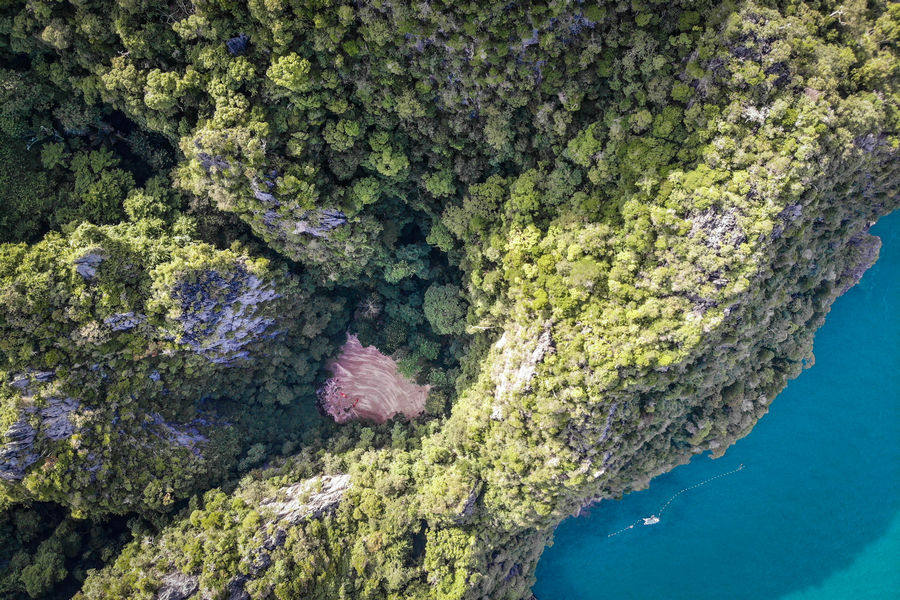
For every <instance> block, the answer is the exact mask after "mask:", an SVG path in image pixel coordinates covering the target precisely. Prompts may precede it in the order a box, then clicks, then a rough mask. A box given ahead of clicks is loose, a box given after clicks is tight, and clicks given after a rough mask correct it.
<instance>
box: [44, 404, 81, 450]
mask: <svg viewBox="0 0 900 600" xmlns="http://www.w3.org/2000/svg"><path fill="white" fill-rule="evenodd" d="M80 404H81V403H80V402H78V400H75V399H73V398H50V399H49V400H48V404H47V406H46V407H45V408H42V409H41V412H40V414H41V433H42V434H43V435H44V437H47V438H49V439H51V440H62V439H66V438H68V437H69V436H71V435H72V434H73V433H75V424H74V423H72V420H71V419H70V418H69V416H70V415H71V414H72V413H73V412H75V411H76V410H77V409H78V407H79V406H80Z"/></svg>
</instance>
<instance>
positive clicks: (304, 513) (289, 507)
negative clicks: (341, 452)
mask: <svg viewBox="0 0 900 600" xmlns="http://www.w3.org/2000/svg"><path fill="white" fill-rule="evenodd" d="M319 483H321V488H320V489H319V490H318V491H314V490H316V488H317V487H318V486H319ZM348 489H350V475H347V474H340V475H323V476H322V477H314V478H312V479H306V480H304V481H301V482H299V483H295V484H294V485H292V486H289V487H287V488H284V489H282V490H281V492H280V493H279V496H282V494H283V497H284V500H283V501H276V500H274V499H272V500H268V501H266V502H263V505H264V506H266V507H268V508H270V509H272V510H274V512H275V518H276V519H277V520H279V521H280V520H285V521H288V522H290V523H293V524H296V523H300V522H301V521H305V520H307V519H316V518H319V517H321V516H322V515H324V514H326V513H328V512H330V511H332V510H334V509H335V508H336V507H337V505H338V504H339V503H340V501H341V499H342V498H343V497H344V492H346V491H347V490H348Z"/></svg>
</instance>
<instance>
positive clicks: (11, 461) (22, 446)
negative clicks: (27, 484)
mask: <svg viewBox="0 0 900 600" xmlns="http://www.w3.org/2000/svg"><path fill="white" fill-rule="evenodd" d="M35 437H37V431H35V429H34V427H32V426H31V425H30V424H29V423H28V421H27V420H26V419H25V417H24V416H23V417H21V418H20V419H19V420H18V421H16V422H15V423H13V424H12V425H10V426H9V429H7V430H6V433H5V434H3V439H4V440H5V441H4V444H3V446H2V447H0V479H5V480H6V481H16V480H19V479H22V478H23V477H25V469H26V468H28V467H29V466H30V465H32V464H34V462H35V461H36V460H37V459H38V455H37V454H35V453H34V452H32V450H33V449H34V439H35Z"/></svg>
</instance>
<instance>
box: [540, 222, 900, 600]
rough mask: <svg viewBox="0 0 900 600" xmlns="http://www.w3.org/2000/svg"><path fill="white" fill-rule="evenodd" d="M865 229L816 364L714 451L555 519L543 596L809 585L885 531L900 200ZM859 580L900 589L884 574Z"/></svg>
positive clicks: (894, 458) (899, 501) (892, 489)
mask: <svg viewBox="0 0 900 600" xmlns="http://www.w3.org/2000/svg"><path fill="white" fill-rule="evenodd" d="M872 233H874V234H876V235H879V236H880V237H881V238H882V241H883V246H882V250H881V258H880V259H879V261H878V263H877V264H876V265H875V266H874V267H873V268H872V269H871V270H870V271H869V272H868V273H866V275H865V276H864V277H863V280H862V282H861V283H860V285H858V286H857V287H855V288H853V289H851V290H850V291H849V292H848V293H847V294H846V295H845V296H844V297H842V298H840V299H839V300H838V301H837V302H836V303H835V305H834V307H833V309H832V311H831V313H830V314H829V315H828V317H827V320H826V323H825V325H824V326H823V328H822V329H821V330H820V331H819V333H818V334H817V336H816V340H815V355H816V364H815V366H813V367H812V368H811V369H810V370H808V371H806V372H804V373H803V374H802V375H801V376H800V377H799V378H798V379H796V380H794V381H792V382H791V383H790V384H789V385H788V387H787V389H786V390H785V391H784V392H783V393H782V394H781V395H780V396H779V397H778V398H777V399H776V400H775V402H774V403H773V404H772V409H771V411H770V413H769V414H768V415H767V416H766V417H764V418H763V419H762V420H761V421H760V423H759V424H758V425H757V427H756V428H755V429H754V430H753V432H752V433H751V434H750V435H749V436H748V437H747V438H745V439H743V440H741V441H739V442H738V443H737V444H736V445H735V446H734V447H732V448H731V449H730V450H729V451H728V453H727V454H726V455H725V456H724V457H723V458H721V459H719V460H716V461H712V460H709V459H708V458H706V457H698V458H696V459H695V460H694V461H693V462H692V463H690V464H689V465H686V466H683V467H680V468H678V469H676V470H675V471H673V472H671V473H668V474H666V475H664V476H661V477H659V478H657V479H655V480H654V481H653V482H652V484H651V486H650V489H649V490H646V491H643V492H638V493H635V494H631V495H629V496H626V497H625V499H624V500H622V501H621V502H615V501H608V502H603V503H601V504H600V505H597V506H596V507H595V508H593V510H592V511H591V513H590V514H589V515H588V516H585V517H581V518H578V519H569V520H567V521H566V522H564V523H563V524H562V525H561V526H560V527H559V529H558V530H557V533H556V542H555V546H553V547H552V548H549V549H548V550H547V551H546V553H545V554H544V556H543V558H542V559H541V562H540V564H539V565H538V569H537V584H536V586H535V588H534V590H535V593H536V595H537V596H538V597H539V598H541V600H563V599H569V598H573V599H574V598H579V599H584V600H593V599H600V598H604V599H606V598H616V599H617V600H622V599H626V598H666V599H670V600H678V599H682V598H683V599H688V598H690V599H695V600H704V599H713V598H715V599H720V598H730V599H735V600H738V599H748V600H749V599H753V600H760V599H769V598H771V599H775V598H780V597H782V596H784V595H786V594H789V593H791V592H796V591H800V590H805V589H809V588H814V587H815V586H817V585H820V584H821V583H822V582H823V581H824V580H826V579H827V578H828V577H829V576H830V575H832V574H834V573H836V572H838V571H842V570H844V569H847V568H848V567H850V566H851V564H852V563H853V561H854V559H855V558H857V557H858V556H859V555H860V554H862V553H863V552H864V551H865V550H866V547H867V546H869V545H870V544H873V543H875V542H877V541H878V540H879V538H881V537H882V536H884V535H885V533H886V532H887V530H888V528H889V526H890V523H891V521H892V520H893V519H894V518H895V517H896V516H897V515H898V513H900V211H898V212H896V213H894V214H893V215H890V216H888V217H885V218H883V219H882V220H881V221H880V222H879V223H878V224H877V225H876V226H875V227H873V229H872ZM740 463H744V464H745V465H746V468H745V469H744V470H743V471H740V472H738V473H736V474H734V475H731V476H728V477H724V478H722V479H719V480H717V481H715V482H712V483H710V484H709V485H705V486H703V487H701V488H697V489H695V490H691V491H689V492H687V493H685V494H682V495H681V496H679V497H678V498H677V499H676V500H675V502H673V503H672V505H671V506H670V507H669V508H668V510H667V511H666V513H665V515H664V517H663V520H662V521H661V522H660V523H659V524H656V525H652V526H642V525H638V526H636V527H635V528H634V529H632V530H629V531H626V532H625V533H623V534H622V535H619V536H616V537H612V538H607V535H608V534H609V533H611V532H614V531H616V530H618V529H621V528H622V527H626V526H627V525H628V524H629V523H632V522H634V521H635V520H636V519H638V518H640V517H647V516H650V515H651V514H654V513H657V512H658V509H659V507H660V506H661V505H662V504H663V503H664V502H665V501H666V500H667V499H668V498H669V497H670V496H672V495H673V494H674V493H676V492H677V491H678V490H680V489H682V488H685V487H688V486H691V485H694V484H696V483H698V482H700V481H703V480H704V479H707V478H709V477H712V476H714V475H717V474H719V473H724V472H726V471H730V470H731V469H734V468H736V467H737V466H738V465H739V464H740ZM895 559H896V557H894V558H893V560H895ZM861 585H865V586H873V590H877V591H876V596H877V597H884V598H887V597H900V590H898V589H888V588H890V587H892V586H896V580H894V581H892V582H885V581H880V582H879V581H865V582H863V583H862V584H861ZM878 586H881V589H878ZM873 590H868V591H869V592H872V591H873ZM860 591H862V590H860Z"/></svg>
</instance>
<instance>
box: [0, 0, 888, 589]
mask: <svg viewBox="0 0 900 600" xmlns="http://www.w3.org/2000/svg"><path fill="white" fill-rule="evenodd" d="M898 45H900V4H898V3H895V2H888V1H886V0H868V1H867V0H847V1H843V2H841V1H836V0H811V1H800V0H734V1H728V2H713V1H710V0H665V1H663V0H627V1H626V0H622V1H605V0H599V1H598V0H583V1H582V0H534V1H529V0H521V1H512V2H510V1H507V0H504V1H502V2H498V1H495V0H481V1H478V2H475V1H462V2H459V1H450V0H425V1H418V2H411V1H409V0H346V1H345V0H247V1H240V0H2V1H0V598H3V599H6V598H9V599H20V598H71V597H75V598H79V599H93V598H111V599H112V598H116V599H120V598H141V599H152V598H156V597H159V596H160V595H161V594H163V593H165V594H169V595H167V596H165V597H166V598H169V599H173V598H178V599H182V598H188V597H201V595H203V597H215V598H234V599H243V598H260V599H279V600H289V599H295V598H308V599H317V598H321V599H354V600H363V599H392V600H399V599H414V598H415V599H425V598H432V599H435V600H461V599H467V598H496V599H509V600H519V599H523V598H528V597H530V587H531V584H532V583H533V577H532V575H533V572H534V567H535V565H536V563H537V559H538V557H539V556H540V554H541V551H542V550H543V548H544V546H545V544H546V543H548V542H549V540H550V539H551V537H552V532H553V528H554V527H555V525H556V524H557V523H558V522H559V521H560V520H562V519H563V518H565V517H566V516H568V515H570V514H573V513H574V512H577V511H578V510H579V509H580V508H581V507H582V506H584V505H585V504H586V503H589V502H590V501H592V500H596V499H600V498H615V497H621V495H622V494H624V493H627V492H629V491H632V490H635V489H640V488H642V487H644V486H646V485H647V483H648V482H649V480H650V478H651V477H653V476H655V475H658V474H660V473H663V472H665V471H666V470H669V469H671V468H673V467H674V466H676V465H678V464H682V463H684V462H686V461H687V460H689V459H690V457H691V456H693V455H695V454H698V453H702V452H710V453H712V454H713V455H714V456H718V455H721V454H722V453H724V452H725V450H726V449H727V447H728V446H729V445H730V444H732V443H733V442H734V441H735V440H737V439H738V438H740V437H742V436H744V435H746V434H747V433H748V432H749V431H750V430H751V429H752V427H753V425H754V424H755V423H756V421H757V420H758V419H759V418H760V417H761V416H762V415H763V414H765V412H766V411H767V410H768V408H769V404H770V403H771V402H772V400H774V399H775V397H776V396H777V395H778V393H779V392H780V391H781V389H783V387H784V386H785V385H786V382H787V381H788V379H790V378H792V377H795V376H796V375H797V374H799V372H800V371H801V370H802V369H803V368H804V367H805V366H808V365H810V364H811V363H812V360H813V356H812V339H813V335H814V333H815V330H816V329H817V328H818V327H819V326H820V325H821V324H822V322H823V321H824V318H825V315H826V314H827V313H828V310H829V307H830V305H831V303H832V302H833V301H834V299H835V298H836V297H837V296H839V295H840V294H841V293H843V292H844V291H845V290H846V289H847V288H849V287H850V286H852V285H853V284H855V282H856V281H858V279H859V277H860V276H861V274H862V272H863V271H864V270H865V269H866V268H868V266H870V265H871V264H872V263H873V262H874V260H875V259H876V258H877V253H878V240H877V238H874V237H873V236H871V235H869V234H868V233H867V230H868V227H869V226H870V224H871V223H872V222H874V221H875V220H877V219H878V217H879V216H881V215H883V214H886V213H887V212H889V211H891V210H893V209H894V208H896V207H897V205H898V196H897V191H898V190H897V188H898V165H900V160H898V153H900V150H898V148H900V87H898V84H900V55H898V50H900V48H898ZM348 332H351V333H354V334H356V335H358V336H359V339H360V341H362V343H363V344H365V345H374V346H376V347H377V348H378V349H380V350H381V351H382V352H384V353H385V354H389V355H391V356H393V357H394V358H395V359H396V360H397V361H398V364H399V367H400V369H401V371H402V372H403V373H404V374H405V375H406V376H408V377H409V378H411V379H415V380H416V381H418V382H419V383H422V384H429V385H430V386H432V387H431V392H430V394H429V398H428V401H427V405H426V410H425V413H424V414H423V415H422V416H421V417H420V418H418V419H416V420H414V421H412V422H409V421H407V420H405V419H403V418H402V417H397V418H395V419H393V420H391V421H389V422H388V423H385V424H373V423H365V422H354V423H348V424H344V425H337V424H335V423H334V422H333V421H331V420H330V419H327V418H325V417H323V416H322V414H320V412H319V411H318V410H317V408H316V391H317V389H319V388H320V386H321V385H322V384H323V382H324V381H325V379H326V378H327V377H328V373H327V369H326V363H327V361H328V360H329V359H330V358H332V357H334V356H335V353H336V352H337V351H338V348H339V347H340V344H341V343H342V342H343V340H344V339H345V337H346V334H347V333H348ZM348 482H349V483H348ZM291 499H293V500H294V501H295V503H294V509H292V510H293V511H294V512H291V511H289V510H288V509H287V508H285V506H288V505H289V503H290V501H291ZM297 506H300V507H304V508H297Z"/></svg>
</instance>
